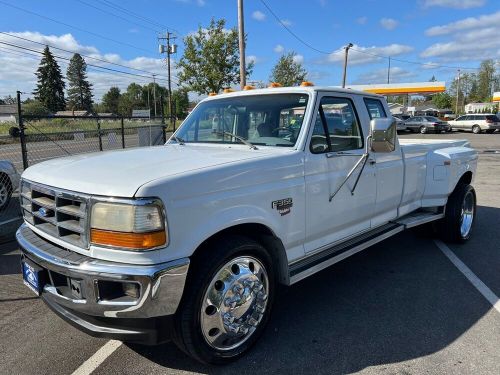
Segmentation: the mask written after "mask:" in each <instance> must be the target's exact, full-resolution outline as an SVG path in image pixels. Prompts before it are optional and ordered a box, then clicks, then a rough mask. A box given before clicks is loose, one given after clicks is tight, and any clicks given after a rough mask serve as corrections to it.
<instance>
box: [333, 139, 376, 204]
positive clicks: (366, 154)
mask: <svg viewBox="0 0 500 375" xmlns="http://www.w3.org/2000/svg"><path fill="white" fill-rule="evenodd" d="M371 138H372V136H371V134H370V135H369V136H368V137H366V144H365V153H364V154H363V155H361V157H360V158H359V160H358V161H357V162H356V164H355V165H354V167H352V169H351V170H350V171H349V173H348V174H347V176H346V178H345V179H344V181H342V183H341V184H340V185H339V187H338V188H337V189H336V190H335V191H334V192H333V194H331V195H330V198H329V199H328V202H331V201H332V200H333V198H334V197H335V196H336V195H337V193H338V192H339V191H340V189H342V186H344V185H345V183H346V182H347V180H349V178H350V177H351V176H352V174H353V173H354V171H355V170H356V168H358V166H359V165H360V164H361V162H363V166H362V167H361V171H360V172H359V174H358V177H357V178H356V182H355V183H354V186H353V188H352V190H351V195H354V190H355V189H356V186H357V185H358V182H359V179H360V178H361V174H362V173H363V170H364V169H365V165H366V162H367V161H368V156H369V155H370V153H369V151H368V149H369V143H370V142H369V141H370V140H371Z"/></svg>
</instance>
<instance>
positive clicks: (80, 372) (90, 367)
mask: <svg viewBox="0 0 500 375" xmlns="http://www.w3.org/2000/svg"><path fill="white" fill-rule="evenodd" d="M121 344H122V342H121V341H117V340H110V341H108V342H107V343H106V344H104V346H102V347H101V348H100V349H99V350H98V351H97V352H95V353H94V355H93V356H92V357H90V358H89V359H87V360H86V361H85V362H83V363H82V365H81V366H80V367H78V368H77V369H76V370H75V371H74V372H73V374H72V375H89V374H91V373H92V372H93V371H94V370H95V369H96V368H98V367H99V365H101V364H102V363H103V362H104V361H105V360H106V358H108V357H109V356H110V355H111V354H113V352H114V351H115V350H116V349H118V348H119V347H120V346H121Z"/></svg>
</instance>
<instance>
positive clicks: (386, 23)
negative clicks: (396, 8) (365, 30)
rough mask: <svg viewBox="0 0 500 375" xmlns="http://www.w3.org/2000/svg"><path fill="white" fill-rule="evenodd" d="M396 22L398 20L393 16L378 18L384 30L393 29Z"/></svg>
mask: <svg viewBox="0 0 500 375" xmlns="http://www.w3.org/2000/svg"><path fill="white" fill-rule="evenodd" d="M398 24H399V22H398V21H396V20H395V19H393V18H382V19H381V20H380V25H382V27H383V28H384V29H386V30H394V29H395V28H396V27H397V26H398Z"/></svg>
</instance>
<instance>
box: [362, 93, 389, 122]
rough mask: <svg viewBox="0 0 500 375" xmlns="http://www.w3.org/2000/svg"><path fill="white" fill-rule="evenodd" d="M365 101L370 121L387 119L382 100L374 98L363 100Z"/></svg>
mask: <svg viewBox="0 0 500 375" xmlns="http://www.w3.org/2000/svg"><path fill="white" fill-rule="evenodd" d="M363 100H364V102H365V105H366V109H367V110H368V114H369V115H370V119H374V118H381V117H387V114H386V113H385V109H384V105H383V104H382V102H381V101H380V100H378V99H374V98H363Z"/></svg>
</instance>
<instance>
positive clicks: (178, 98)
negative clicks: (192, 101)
mask: <svg viewBox="0 0 500 375" xmlns="http://www.w3.org/2000/svg"><path fill="white" fill-rule="evenodd" d="M172 106H173V113H174V116H175V117H176V118H181V119H183V118H185V117H186V116H187V113H188V108H189V97H188V93H187V91H186V90H182V89H181V90H175V91H173V92H172Z"/></svg>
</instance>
